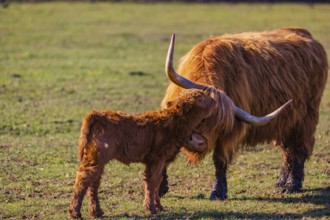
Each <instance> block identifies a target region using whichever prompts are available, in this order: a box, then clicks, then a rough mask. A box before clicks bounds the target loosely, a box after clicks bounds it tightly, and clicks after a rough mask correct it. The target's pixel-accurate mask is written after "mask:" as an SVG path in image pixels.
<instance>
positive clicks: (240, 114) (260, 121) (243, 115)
mask: <svg viewBox="0 0 330 220" xmlns="http://www.w3.org/2000/svg"><path fill="white" fill-rule="evenodd" d="M291 102H292V99H290V100H289V101H288V102H286V103H285V104H284V105H282V106H281V107H279V108H278V109H276V110H275V111H273V112H272V113H270V114H268V115H266V116H261V117H256V116H253V115H250V114H249V113H247V112H246V111H244V110H242V109H240V108H238V107H236V106H235V116H236V117H237V118H238V119H240V120H241V121H243V122H246V123H248V124H250V125H253V126H262V125H265V124H268V123H269V122H270V121H271V120H273V119H274V118H276V117H277V116H278V115H279V114H280V113H281V112H282V111H283V110H284V109H285V108H286V107H287V106H289V105H290V104H291Z"/></svg>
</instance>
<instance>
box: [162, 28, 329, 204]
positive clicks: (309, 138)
mask: <svg viewBox="0 0 330 220" xmlns="http://www.w3.org/2000/svg"><path fill="white" fill-rule="evenodd" d="M177 72H178V73H179V74H181V75H182V76H184V77H186V78H188V79H189V80H191V81H193V82H197V83H199V84H205V85H210V86H213V87H215V88H216V89H218V90H214V93H215V94H216V95H215V96H216V97H217V101H218V103H219V105H220V106H222V108H219V109H218V111H214V112H213V114H212V116H211V117H210V118H209V119H207V120H206V121H205V123H204V124H203V126H201V127H200V131H199V132H200V133H201V134H202V135H203V136H204V137H205V138H206V140H207V141H208V143H207V145H208V147H207V149H206V150H205V151H204V152H202V153H200V152H193V151H190V150H189V149H188V148H184V149H183V151H184V152H185V153H186V155H187V158H188V160H189V161H191V162H195V163H196V162H199V161H200V160H201V159H202V158H203V157H204V155H205V154H206V153H207V152H208V151H211V150H214V152H213V160H214V164H215V167H216V183H215V185H214V189H213V192H212V194H211V200H213V199H225V198H226V197H227V195H226V192H227V186H226V170H227V166H228V164H229V163H230V162H231V161H232V159H233V157H234V155H235V153H236V152H237V150H238V148H239V146H241V145H252V146H253V145H256V144H258V143H265V142H266V143H269V142H271V141H276V143H278V145H281V147H282V150H283V167H282V170H281V174H280V178H279V180H278V181H277V183H276V186H281V187H283V188H284V191H285V192H295V191H299V190H301V187H302V180H303V176H304V171H303V169H304V162H305V161H306V159H308V158H309V157H310V155H311V154H312V151H313V146H314V133H315V129H316V125H317V122H318V118H319V105H320V101H321V97H322V93H323V90H324V87H325V83H326V80H327V73H328V64H327V57H326V53H325V50H324V49H323V47H322V45H321V44H320V43H319V42H317V41H316V40H314V39H313V37H312V35H311V34H310V33H309V32H308V31H307V30H305V29H300V28H282V29H278V30H274V31H269V32H260V33H243V34H237V35H223V36H219V37H213V38H210V39H208V40H205V41H203V42H201V43H199V44H197V45H196V46H194V47H193V48H192V50H191V51H190V52H189V53H188V54H187V55H185V56H184V57H183V58H182V60H181V63H180V66H179V68H178V70H177ZM182 91H183V89H182V88H180V87H178V86H176V85H175V84H173V83H171V84H170V85H169V87H168V89H167V91H166V94H165V97H164V99H163V101H162V107H163V108H166V106H167V104H166V103H167V102H169V101H173V100H176V99H178V98H177V97H178V95H179V94H180V93H181V92H182ZM228 97H229V98H228ZM228 99H231V100H232V101H233V103H235V105H236V106H237V107H239V108H241V109H244V110H245V111H247V112H249V113H251V114H252V115H256V116H258V115H265V114H267V113H268V112H271V111H273V110H274V109H276V108H278V106H281V105H282V104H283V103H285V102H286V101H287V100H289V99H293V103H292V105H291V108H289V109H287V110H286V111H285V112H284V113H283V114H281V117H278V118H276V119H275V120H273V121H272V122H270V123H269V124H268V125H266V126H262V127H252V126H249V125H247V124H245V123H242V122H241V121H239V120H238V119H237V118H235V117H234V113H233V111H232V102H231V100H228Z"/></svg>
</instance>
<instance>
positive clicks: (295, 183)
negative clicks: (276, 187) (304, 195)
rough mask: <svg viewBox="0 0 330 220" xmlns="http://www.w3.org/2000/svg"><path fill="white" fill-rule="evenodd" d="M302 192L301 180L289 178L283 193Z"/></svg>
mask: <svg viewBox="0 0 330 220" xmlns="http://www.w3.org/2000/svg"><path fill="white" fill-rule="evenodd" d="M301 191H302V183H301V181H299V180H295V179H294V178H292V177H289V178H288V179H287V181H286V183H285V186H284V188H283V191H282V192H283V193H288V194H290V193H298V192H301Z"/></svg>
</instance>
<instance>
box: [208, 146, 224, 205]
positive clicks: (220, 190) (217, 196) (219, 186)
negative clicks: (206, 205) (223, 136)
mask: <svg viewBox="0 0 330 220" xmlns="http://www.w3.org/2000/svg"><path fill="white" fill-rule="evenodd" d="M222 154H223V152H222V149H221V145H220V144H218V145H217V146H216V147H215V149H214V152H213V162H214V166H215V182H214V184H213V189H212V192H211V195H210V200H212V201H213V200H225V199H226V198H227V177H226V174H227V165H228V163H227V161H224V159H223V155H222Z"/></svg>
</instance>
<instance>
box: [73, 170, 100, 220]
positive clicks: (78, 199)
mask: <svg viewBox="0 0 330 220" xmlns="http://www.w3.org/2000/svg"><path fill="white" fill-rule="evenodd" d="M96 173H97V168H96V167H94V166H86V165H80V167H79V168H78V171H77V176H76V182H75V185H74V193H73V196H72V199H71V203H70V208H69V212H70V215H71V217H72V218H81V213H80V209H81V204H82V201H83V198H84V196H85V194H86V191H87V188H88V187H89V186H90V185H91V184H92V180H93V178H94V176H95V174H96Z"/></svg>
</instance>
